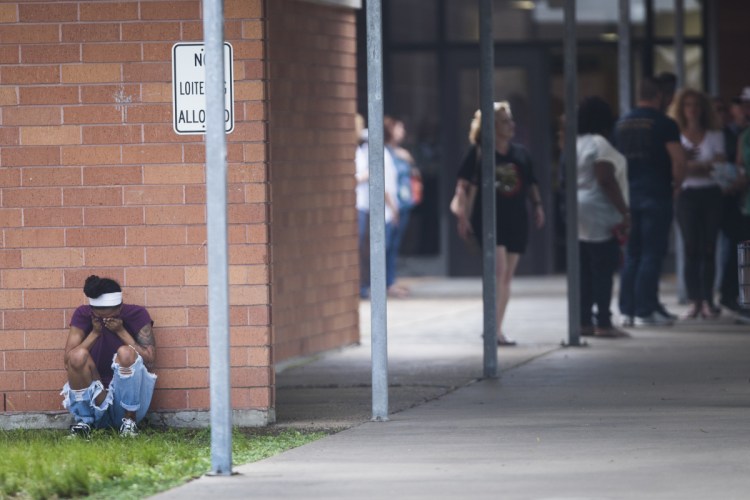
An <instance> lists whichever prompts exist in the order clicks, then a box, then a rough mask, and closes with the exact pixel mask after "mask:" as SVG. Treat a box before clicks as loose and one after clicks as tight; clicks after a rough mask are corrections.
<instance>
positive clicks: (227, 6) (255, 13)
mask: <svg viewBox="0 0 750 500" xmlns="http://www.w3.org/2000/svg"><path fill="white" fill-rule="evenodd" d="M262 15H263V5H262V2H260V1H258V0H224V18H225V19H233V18H236V19H260V17H261V16H262Z"/></svg>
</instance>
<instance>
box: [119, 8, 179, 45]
mask: <svg viewBox="0 0 750 500" xmlns="http://www.w3.org/2000/svg"><path fill="white" fill-rule="evenodd" d="M143 5H144V4H143V3H142V4H141V8H142V7H143ZM122 39H123V40H124V41H131V40H132V41H144V42H145V41H151V40H179V39H180V23H179V22H163V23H155V22H150V23H133V24H129V23H126V24H123V25H122Z"/></svg>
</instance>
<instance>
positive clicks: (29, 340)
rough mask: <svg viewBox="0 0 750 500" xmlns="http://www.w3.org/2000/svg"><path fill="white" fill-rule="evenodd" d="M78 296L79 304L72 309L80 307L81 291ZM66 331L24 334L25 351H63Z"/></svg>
mask: <svg viewBox="0 0 750 500" xmlns="http://www.w3.org/2000/svg"><path fill="white" fill-rule="evenodd" d="M78 295H79V302H78V303H76V304H75V306H74V307H78V306H79V305H81V303H82V302H80V301H81V300H83V299H84V295H83V291H81V290H79V291H78ZM73 310H74V308H73V307H72V308H70V311H71V313H72V311H73ZM68 331H69V329H68V328H67V326H66V329H64V330H63V329H59V328H58V329H54V330H29V331H27V332H26V333H25V334H24V339H25V341H26V349H37V350H45V349H64V348H65V343H66V341H67V339H68Z"/></svg>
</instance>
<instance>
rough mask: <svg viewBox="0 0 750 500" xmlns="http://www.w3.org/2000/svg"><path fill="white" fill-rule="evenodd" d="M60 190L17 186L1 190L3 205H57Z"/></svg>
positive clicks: (60, 194)
mask: <svg viewBox="0 0 750 500" xmlns="http://www.w3.org/2000/svg"><path fill="white" fill-rule="evenodd" d="M61 205H62V190H61V189H60V188H55V187H46V188H19V189H4V190H3V206H5V207H7V208H9V207H59V206H61Z"/></svg>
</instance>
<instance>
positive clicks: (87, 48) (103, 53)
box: [83, 43, 141, 63]
mask: <svg viewBox="0 0 750 500" xmlns="http://www.w3.org/2000/svg"><path fill="white" fill-rule="evenodd" d="M140 60H141V44H139V43H97V44H85V45H83V62H87V63H91V62H94V63H97V62H130V61H140Z"/></svg>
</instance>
